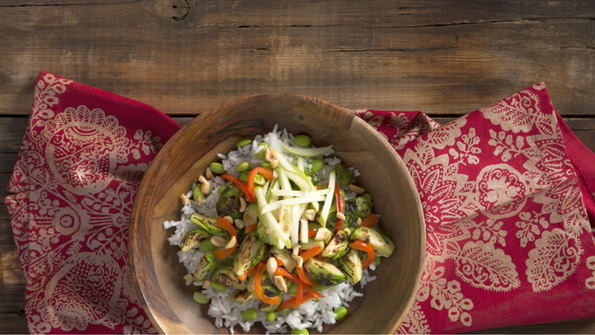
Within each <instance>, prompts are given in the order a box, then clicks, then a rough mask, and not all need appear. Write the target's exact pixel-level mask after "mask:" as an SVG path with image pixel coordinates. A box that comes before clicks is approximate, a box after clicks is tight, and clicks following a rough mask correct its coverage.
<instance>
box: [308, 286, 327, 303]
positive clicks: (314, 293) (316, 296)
mask: <svg viewBox="0 0 595 335" xmlns="http://www.w3.org/2000/svg"><path fill="white" fill-rule="evenodd" d="M304 290H305V291H306V292H310V293H311V294H312V296H313V297H314V299H316V300H318V299H320V298H322V297H324V296H323V295H322V294H320V293H318V292H316V291H312V289H311V288H310V285H308V284H304Z"/></svg>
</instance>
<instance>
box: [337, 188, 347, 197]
mask: <svg viewBox="0 0 595 335" xmlns="http://www.w3.org/2000/svg"><path fill="white" fill-rule="evenodd" d="M339 194H341V198H343V199H345V197H346V196H347V195H346V194H345V191H343V190H342V189H339Z"/></svg>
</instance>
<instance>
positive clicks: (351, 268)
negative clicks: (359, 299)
mask: <svg viewBox="0 0 595 335" xmlns="http://www.w3.org/2000/svg"><path fill="white" fill-rule="evenodd" d="M339 268H341V271H343V273H344V274H345V276H346V277H347V279H349V281H350V282H351V284H353V285H355V284H356V283H357V282H359V281H360V280H361V279H362V260H361V259H360V258H359V254H358V252H357V250H355V249H349V252H347V253H346V254H345V255H344V256H343V257H341V258H339Z"/></svg>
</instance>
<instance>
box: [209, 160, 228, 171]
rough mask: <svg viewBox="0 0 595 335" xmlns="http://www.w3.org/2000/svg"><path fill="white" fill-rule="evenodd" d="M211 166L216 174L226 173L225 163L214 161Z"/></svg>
mask: <svg viewBox="0 0 595 335" xmlns="http://www.w3.org/2000/svg"><path fill="white" fill-rule="evenodd" d="M209 168H210V169H211V171H212V172H213V173H216V174H224V173H225V172H227V171H226V170H225V168H224V167H223V164H221V163H217V162H213V163H211V164H209Z"/></svg>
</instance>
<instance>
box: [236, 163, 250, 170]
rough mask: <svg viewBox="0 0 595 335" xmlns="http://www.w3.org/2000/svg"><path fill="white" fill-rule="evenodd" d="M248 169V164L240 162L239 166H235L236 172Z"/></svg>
mask: <svg viewBox="0 0 595 335" xmlns="http://www.w3.org/2000/svg"><path fill="white" fill-rule="evenodd" d="M249 167H250V163H248V162H241V163H240V164H238V165H236V172H244V171H246V170H248V168H249Z"/></svg>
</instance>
